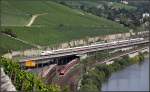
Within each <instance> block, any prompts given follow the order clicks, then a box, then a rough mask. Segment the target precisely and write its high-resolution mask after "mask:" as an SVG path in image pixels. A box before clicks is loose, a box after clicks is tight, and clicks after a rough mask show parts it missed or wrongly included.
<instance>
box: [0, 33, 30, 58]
mask: <svg viewBox="0 0 150 92" xmlns="http://www.w3.org/2000/svg"><path fill="white" fill-rule="evenodd" d="M30 47H31V46H29V45H26V44H24V43H21V42H19V41H16V40H14V39H12V38H9V37H6V36H4V35H1V34H0V55H1V54H2V53H6V52H8V50H11V49H13V50H20V49H27V48H30Z"/></svg>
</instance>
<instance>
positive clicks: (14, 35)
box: [1, 28, 17, 38]
mask: <svg viewBox="0 0 150 92" xmlns="http://www.w3.org/2000/svg"><path fill="white" fill-rule="evenodd" d="M1 32H2V33H5V34H7V35H10V36H12V37H15V38H16V37H17V35H16V33H14V32H13V31H12V29H7V28H6V29H4V30H3V31H1Z"/></svg>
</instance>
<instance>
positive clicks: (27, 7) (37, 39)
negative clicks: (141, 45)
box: [2, 0, 128, 49]
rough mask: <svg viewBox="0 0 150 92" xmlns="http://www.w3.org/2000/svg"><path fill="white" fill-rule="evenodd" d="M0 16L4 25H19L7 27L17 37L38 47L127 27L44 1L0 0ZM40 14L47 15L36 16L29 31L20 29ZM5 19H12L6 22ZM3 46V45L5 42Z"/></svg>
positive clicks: (23, 28) (119, 30) (109, 32)
mask: <svg viewBox="0 0 150 92" xmlns="http://www.w3.org/2000/svg"><path fill="white" fill-rule="evenodd" d="M6 12H7V13H6ZM2 13H3V14H2V15H7V16H4V17H3V20H2V22H3V21H5V24H6V25H7V23H8V26H7V27H9V26H10V25H19V26H15V27H14V26H10V27H9V28H11V29H13V31H14V32H15V33H16V34H17V36H18V38H20V39H23V40H26V41H29V42H31V43H35V44H40V45H52V44H56V43H60V42H65V41H69V40H72V39H79V38H84V37H87V36H96V35H104V34H111V33H118V32H127V31H128V28H125V27H123V26H122V25H120V24H117V23H115V22H112V21H109V20H107V19H103V18H99V17H97V16H94V15H90V14H87V13H84V14H85V15H81V14H80V13H79V12H78V11H76V10H73V9H70V8H68V7H65V6H62V5H60V4H57V3H54V2H51V1H48V0H42V1H40V0H32V1H31V0H30V1H29V0H13V1H11V0H3V3H2ZM40 13H48V14H46V15H42V16H39V17H38V18H37V19H36V20H35V22H34V23H33V25H32V26H31V27H30V28H27V27H23V26H24V25H25V24H26V23H27V22H29V19H30V18H31V15H32V14H33V15H34V14H40ZM8 16H10V17H11V19H13V20H7V18H9V17H8ZM18 16H19V17H18ZM18 20H20V21H21V23H20V21H18ZM21 25H22V26H21ZM60 25H61V26H60ZM3 44H4V45H5V42H3ZM14 44H15V43H14ZM17 46H19V45H18V44H16V46H12V49H13V48H16V47H17ZM8 47H9V46H8ZM6 48H7V45H6ZM23 48H24V47H23Z"/></svg>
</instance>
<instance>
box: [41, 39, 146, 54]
mask: <svg viewBox="0 0 150 92" xmlns="http://www.w3.org/2000/svg"><path fill="white" fill-rule="evenodd" d="M142 40H144V38H135V39H129V40H120V41H113V42H109V43H97V44H92V45H88V46H80V47H73V48H66V49H57V50H51V51H42V53H41V55H42V56H46V55H53V54H60V53H65V52H70V51H80V50H87V49H90V48H94V47H105V46H109V45H117V44H125V43H129V42H136V41H142ZM89 47H90V48H89Z"/></svg>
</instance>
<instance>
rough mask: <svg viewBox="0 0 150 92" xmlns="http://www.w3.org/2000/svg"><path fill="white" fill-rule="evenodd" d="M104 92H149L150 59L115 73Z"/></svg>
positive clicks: (104, 85) (104, 86) (103, 88)
mask: <svg viewBox="0 0 150 92" xmlns="http://www.w3.org/2000/svg"><path fill="white" fill-rule="evenodd" d="M102 91H149V58H145V60H144V62H142V63H141V64H134V65H131V66H129V67H127V68H125V69H123V70H121V71H119V72H116V73H113V74H112V75H111V77H110V78H109V79H108V82H107V83H104V84H103V85H102Z"/></svg>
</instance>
